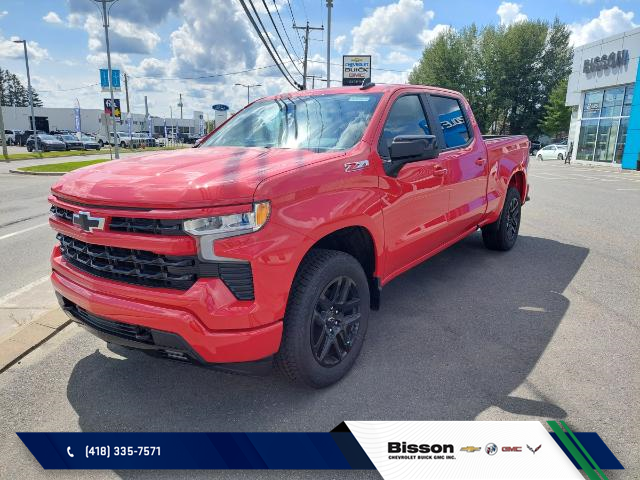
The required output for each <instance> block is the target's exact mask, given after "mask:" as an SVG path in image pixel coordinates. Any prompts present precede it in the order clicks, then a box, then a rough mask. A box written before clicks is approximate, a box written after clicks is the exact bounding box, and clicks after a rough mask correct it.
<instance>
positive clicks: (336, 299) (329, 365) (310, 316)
mask: <svg viewBox="0 0 640 480" xmlns="http://www.w3.org/2000/svg"><path fill="white" fill-rule="evenodd" d="M369 313H370V305H369V283H368V281H367V276H366V275H365V273H364V270H363V269H362V266H361V265H360V263H359V262H358V261H357V260H356V259H355V258H354V257H352V256H351V255H348V254H346V253H344V252H339V251H335V250H324V249H315V250H312V251H311V252H310V253H309V254H308V255H307V256H306V258H305V259H304V260H303V262H302V265H301V266H300V268H299V270H298V273H297V274H296V277H295V279H294V281H293V285H292V288H291V293H290V294H289V302H288V304H287V310H286V312H285V318H284V331H283V334H282V344H281V345H280V350H279V351H278V353H277V354H276V358H275V361H276V365H277V366H278V368H279V369H280V371H281V372H282V373H284V375H285V376H287V377H288V378H289V379H290V380H292V381H294V382H299V383H303V384H306V385H308V386H311V387H314V388H322V387H326V386H329V385H331V384H333V383H335V382H337V381H338V380H340V379H341V378H342V377H344V376H345V375H346V374H347V372H348V371H349V370H350V369H351V367H352V366H353V364H354V363H355V361H356V358H357V357H358V354H359V353H360V350H361V349H362V344H363V342H364V338H365V335H366V332H367V325H368V321H369Z"/></svg>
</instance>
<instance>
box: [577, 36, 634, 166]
mask: <svg viewBox="0 0 640 480" xmlns="http://www.w3.org/2000/svg"><path fill="white" fill-rule="evenodd" d="M639 57H640V28H635V29H633V30H629V31H627V32H624V33H621V34H618V35H614V36H612V37H608V38H604V39H602V40H598V41H597V42H593V43H589V44H587V45H583V46H581V47H578V48H576V49H575V50H574V54H573V67H572V71H571V75H570V77H569V85H568V88H567V99H566V105H567V106H570V107H572V114H571V125H570V128H569V138H568V143H569V145H571V144H573V156H572V158H573V159H575V160H581V161H585V162H592V163H594V164H611V165H618V166H621V167H622V168H624V169H630V170H639V169H640V92H637V93H636V95H635V96H634V90H635V89H636V83H638V80H639V79H640V70H639V67H640V64H639V62H638V58H639Z"/></svg>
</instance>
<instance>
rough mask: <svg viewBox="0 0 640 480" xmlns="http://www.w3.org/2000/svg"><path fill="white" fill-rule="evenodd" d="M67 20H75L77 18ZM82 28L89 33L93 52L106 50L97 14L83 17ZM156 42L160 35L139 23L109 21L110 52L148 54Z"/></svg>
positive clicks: (158, 41) (114, 19) (115, 19)
mask: <svg viewBox="0 0 640 480" xmlns="http://www.w3.org/2000/svg"><path fill="white" fill-rule="evenodd" d="M69 21H70V23H71V22H76V21H77V19H75V18H74V19H70V20H69ZM74 24H75V23H74ZM83 28H84V29H85V31H86V32H87V33H88V34H89V42H88V45H89V49H90V50H92V51H94V52H103V51H106V47H105V46H104V30H103V27H102V20H101V19H100V18H99V17H98V16H97V15H89V16H87V17H85V19H84V24H83ZM158 43H160V36H159V35H158V34H157V33H155V32H154V31H152V30H149V29H147V28H145V27H143V26H142V25H140V24H137V23H132V22H129V21H127V20H121V19H118V18H113V19H111V20H110V22H109V45H110V47H111V51H112V52H117V53H123V54H127V53H141V54H148V53H151V52H152V51H153V50H154V49H155V47H156V45H157V44H158Z"/></svg>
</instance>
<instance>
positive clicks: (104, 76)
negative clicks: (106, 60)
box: [100, 68, 120, 90]
mask: <svg viewBox="0 0 640 480" xmlns="http://www.w3.org/2000/svg"><path fill="white" fill-rule="evenodd" d="M111 85H112V86H113V88H114V89H116V90H120V70H114V69H113V68H112V69H111ZM100 86H101V87H102V89H103V90H105V89H108V88H109V69H108V68H101V69H100Z"/></svg>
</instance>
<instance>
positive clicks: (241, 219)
mask: <svg viewBox="0 0 640 480" xmlns="http://www.w3.org/2000/svg"><path fill="white" fill-rule="evenodd" d="M270 212H271V206H270V204H269V202H259V203H254V204H253V210H252V211H251V212H246V213H234V214H231V215H220V216H216V217H204V218H194V219H192V220H185V221H184V223H183V226H184V231H185V232H187V233H190V234H191V235H197V236H202V235H215V236H216V237H217V238H222V237H225V236H234V235H241V234H243V233H250V232H256V231H258V230H260V229H261V228H262V227H263V226H264V224H265V223H267V220H268V219H269V213H270Z"/></svg>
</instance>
